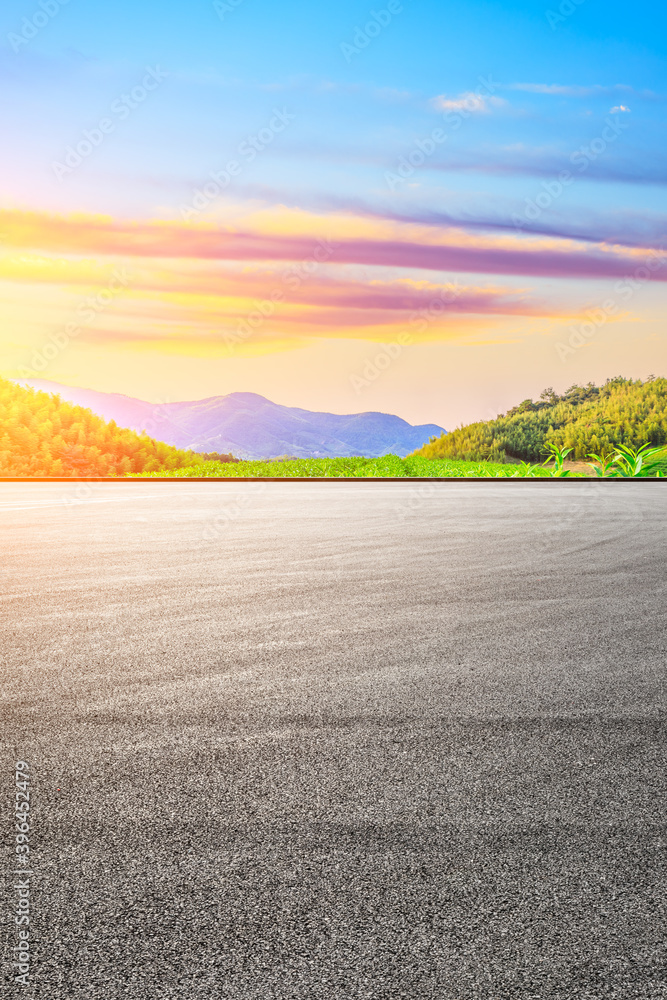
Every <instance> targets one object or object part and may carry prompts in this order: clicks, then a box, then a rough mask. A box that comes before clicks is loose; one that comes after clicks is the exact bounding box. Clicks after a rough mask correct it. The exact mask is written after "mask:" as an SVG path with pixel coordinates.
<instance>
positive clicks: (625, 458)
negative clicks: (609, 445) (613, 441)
mask: <svg viewBox="0 0 667 1000" xmlns="http://www.w3.org/2000/svg"><path fill="white" fill-rule="evenodd" d="M612 461H613V463H614V465H615V466H616V470H615V471H614V472H612V476H613V477H614V478H621V479H639V478H641V479H645V478H648V477H656V478H662V476H660V477H657V473H658V472H662V466H664V465H665V463H667V449H666V448H665V447H664V445H662V446H660V447H657V448H656V447H651V445H650V444H643V445H642V446H641V448H638V449H637V450H635V449H634V448H628V447H626V446H625V445H622V444H619V445H617V447H616V455H614V458H613V460H612Z"/></svg>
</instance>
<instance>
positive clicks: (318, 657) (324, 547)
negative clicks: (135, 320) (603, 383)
mask: <svg viewBox="0 0 667 1000" xmlns="http://www.w3.org/2000/svg"><path fill="white" fill-rule="evenodd" d="M666 491H667V486H665V485H663V484H661V483H658V482H654V483H648V482H638V483H620V484H619V483H611V482H608V483H594V482H579V483H566V482H555V483H531V482H517V483H507V482H504V483H491V482H489V483H463V482H458V483H457V482H453V483H418V484H417V483H409V482H405V483H379V482H370V483H358V484H357V483H342V482H333V483H285V484H282V483H264V484H262V483H242V484H239V483H230V482H216V483H212V482H209V483H203V484H197V483H191V482H190V483H189V482H173V483H157V482H151V481H144V482H140V481H139V482H131V483H128V482H125V483H116V484H109V485H106V484H103V485H95V486H86V485H76V484H38V483H33V484H0V552H1V555H2V564H1V566H0V573H1V577H0V584H1V585H2V586H1V589H2V605H1V615H2V618H1V625H2V636H1V641H2V647H1V651H2V667H1V679H2V686H1V699H2V705H1V718H2V730H1V731H2V780H1V785H2V800H1V805H2V810H3V815H2V823H3V826H2V830H3V843H4V845H5V846H6V847H7V850H6V851H5V853H4V857H5V859H6V864H7V871H8V873H9V874H8V878H7V880H5V886H6V887H9V888H8V892H9V896H8V899H7V900H3V905H2V913H3V946H4V955H5V967H4V970H3V972H4V974H5V979H4V985H5V988H6V990H7V991H8V992H5V993H4V994H3V996H5V995H6V996H9V997H12V998H13V997H14V996H16V997H24V998H32V997H40V998H48V1000H61V998H76V1000H79V998H81V1000H84V998H85V1000H97V998H104V1000H116V998H140V1000H153V998H156V1000H157V998H159V1000H190V998H193V1000H194V998H214V997H215V998H222V1000H226V998H229V1000H237V998H239V1000H255V998H256V1000H267V998H279V1000H319V998H328V1000H363V998H369V1000H371V998H372V1000H381V998H390V997H391V998H393V997H401V998H420V1000H421V998H424V1000H429V998H443V1000H450V998H451V1000H477V998H484V1000H505V998H521V1000H532V998H540V1000H541V998H562V1000H629V998H638V1000H654V998H665V997H667V972H666V967H665V908H666V904H665V844H666V843H667V836H666V834H665V785H666V779H665V773H666V772H665V763H666V761H665V757H666V756H667V751H666V747H667V742H666V740H665V666H666V663H667V618H666V615H665V607H666V597H667V587H666V585H665V576H666V572H667V569H666V567H667V531H666V527H667V513H666V512H667V492H666ZM19 758H21V759H24V760H25V761H27V762H28V763H29V765H30V777H31V789H32V797H31V817H32V830H31V833H30V837H31V842H30V844H31V852H32V853H31V855H30V857H31V865H32V870H33V872H34V874H33V876H32V877H31V897H30V907H31V909H30V914H31V924H30V932H31V951H32V952H33V953H34V958H33V961H32V963H31V970H32V971H31V973H30V979H29V985H28V986H26V987H22V986H18V985H13V984H12V981H11V976H10V975H9V966H8V965H7V964H6V963H7V956H8V955H9V949H11V948H12V947H13V946H14V944H15V943H16V941H15V932H16V928H15V927H14V924H13V923H12V913H13V910H12V906H14V902H13V896H12V895H11V886H12V882H11V879H12V877H14V876H12V875H11V870H12V869H11V864H12V862H11V860H10V858H11V857H12V855H11V853H10V852H11V851H12V849H13V847H12V845H13V839H12V838H13V837H14V829H13V815H12V802H13V796H14V773H13V769H14V761H15V759H19Z"/></svg>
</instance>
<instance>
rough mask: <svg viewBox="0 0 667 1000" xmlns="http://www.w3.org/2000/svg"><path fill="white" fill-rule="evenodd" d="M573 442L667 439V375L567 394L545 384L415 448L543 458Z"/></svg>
mask: <svg viewBox="0 0 667 1000" xmlns="http://www.w3.org/2000/svg"><path fill="white" fill-rule="evenodd" d="M549 443H551V444H554V445H557V446H558V447H559V448H572V453H571V454H570V456H569V457H570V458H573V459H585V458H587V457H588V456H589V455H590V454H597V455H603V456H604V455H609V454H610V453H611V452H612V451H613V450H614V448H615V447H616V446H617V445H626V446H628V447H630V448H639V447H640V446H641V445H643V444H652V445H661V444H665V443H667V379H665V378H656V377H655V376H653V375H652V376H650V377H649V378H648V379H646V380H645V381H642V380H641V379H634V380H633V379H627V378H623V377H622V376H617V377H616V378H609V379H607V380H606V382H605V383H604V385H601V386H597V385H595V383H594V382H589V383H588V384H587V385H583V386H582V385H571V386H570V388H569V389H568V390H567V391H566V392H564V393H563V394H562V395H558V393H556V392H554V390H553V388H551V387H550V388H548V389H545V390H544V392H543V393H542V394H541V395H540V397H539V399H538V400H536V401H533V400H532V399H524V400H523V402H521V403H519V404H518V406H514V407H512V408H511V409H510V410H508V411H507V413H503V414H500V415H499V416H498V417H496V419H495V420H486V421H479V422H477V423H472V424H467V425H466V426H463V427H459V428H457V429H456V430H455V431H451V432H450V433H449V434H443V435H442V436H441V437H439V438H431V440H430V442H429V443H428V444H425V445H424V446H423V447H422V448H420V449H419V450H418V451H416V452H415V454H416V455H423V456H424V457H426V458H451V459H466V460H468V461H493V462H504V461H512V460H513V459H523V460H524V461H527V462H539V461H541V460H542V459H544V458H546V456H547V454H548V447H547V445H548V444H549Z"/></svg>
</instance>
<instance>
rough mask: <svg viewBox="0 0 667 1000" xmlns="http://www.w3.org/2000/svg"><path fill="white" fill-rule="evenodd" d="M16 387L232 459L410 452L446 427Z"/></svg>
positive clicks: (42, 385)
mask: <svg viewBox="0 0 667 1000" xmlns="http://www.w3.org/2000/svg"><path fill="white" fill-rule="evenodd" d="M15 381H16V382H17V383H18V384H19V385H25V386H31V387H32V388H33V389H40V390H41V391H43V392H50V393H56V394H57V395H59V396H60V397H61V399H63V400H65V401H67V402H69V403H74V404H76V405H78V406H85V407H87V408H88V409H90V410H92V411H93V412H94V413H97V414H98V415H99V416H101V417H104V419H105V420H115V421H116V423H117V424H118V425H119V426H121V427H129V428H130V429H131V430H134V431H142V430H145V431H146V432H147V433H148V434H149V435H150V436H151V437H153V438H156V439H158V440H159V441H164V442H165V443H166V444H171V445H175V446H176V447H177V448H186V449H192V450H193V451H198V452H212V451H217V452H223V453H227V452H231V453H232V454H233V455H235V456H236V457H237V458H276V457H277V456H279V455H292V456H294V457H295V458H310V457H313V458H328V457H334V456H336V455H338V456H347V455H364V456H366V457H368V458H373V457H377V456H380V455H401V456H403V455H407V454H409V453H410V452H411V451H414V450H415V449H416V448H420V447H421V446H422V445H423V444H425V443H426V442H427V441H428V440H429V438H430V437H432V436H433V435H435V436H439V435H440V434H442V433H443V430H444V428H442V427H439V426H438V425H437V424H420V425H419V426H413V425H412V424H409V423H407V421H405V420H402V419H401V418H400V417H396V416H392V415H391V414H388V413H376V412H368V413H352V414H345V415H340V414H336V413H317V412H313V411H311V410H301V409H298V408H297V407H292V406H280V405H279V404H278V403H272V402H271V401H270V400H268V399H265V398H264V396H259V395H257V394H256V393H254V392H231V393H229V394H228V395H226V396H211V397H210V398H209V399H200V400H195V401H193V402H186V403H158V404H156V403H147V402H145V401H144V400H141V399H133V398H132V397H131V396H122V395H120V394H119V393H107V392H96V391H95V390H93V389H79V388H76V387H74V386H69V385H60V384H59V383H58V382H50V381H48V380H47V379H15Z"/></svg>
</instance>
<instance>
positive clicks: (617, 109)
mask: <svg viewBox="0 0 667 1000" xmlns="http://www.w3.org/2000/svg"><path fill="white" fill-rule="evenodd" d="M621 111H626V112H627V113H628V114H629V113H630V108H626V106H625V104H619V105H617V106H616V107H615V108H610V109H609V113H610V114H612V115H617V114H619V112H621Z"/></svg>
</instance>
